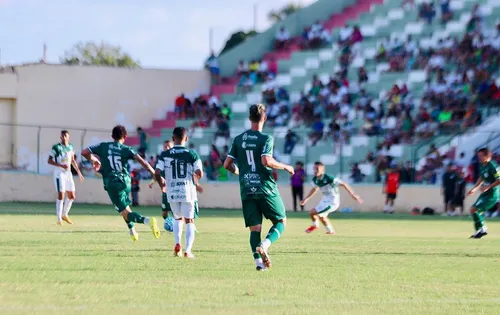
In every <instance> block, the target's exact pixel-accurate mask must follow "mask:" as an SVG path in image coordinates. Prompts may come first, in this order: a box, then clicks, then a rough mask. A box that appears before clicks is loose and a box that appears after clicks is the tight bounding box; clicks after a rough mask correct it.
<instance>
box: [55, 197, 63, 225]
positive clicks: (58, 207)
mask: <svg viewBox="0 0 500 315" xmlns="http://www.w3.org/2000/svg"><path fill="white" fill-rule="evenodd" d="M63 207H64V200H59V199H57V200H56V214H57V221H61V220H62V219H61V217H62V213H63Z"/></svg>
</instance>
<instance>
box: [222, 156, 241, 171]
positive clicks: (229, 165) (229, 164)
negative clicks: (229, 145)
mask: <svg viewBox="0 0 500 315" xmlns="http://www.w3.org/2000/svg"><path fill="white" fill-rule="evenodd" d="M224 168H225V169H226V170H228V171H229V172H231V173H233V174H234V175H240V170H239V169H238V166H236V164H234V159H233V158H232V157H229V156H228V157H227V158H226V160H225V161H224Z"/></svg>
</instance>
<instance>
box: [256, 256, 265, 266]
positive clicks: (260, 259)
mask: <svg viewBox="0 0 500 315" xmlns="http://www.w3.org/2000/svg"><path fill="white" fill-rule="evenodd" d="M254 260H255V266H257V267H262V268H264V263H263V262H262V258H256V259H254Z"/></svg>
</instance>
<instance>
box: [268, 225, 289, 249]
mask: <svg viewBox="0 0 500 315" xmlns="http://www.w3.org/2000/svg"><path fill="white" fill-rule="evenodd" d="M284 230H285V225H284V224H283V222H278V223H276V224H274V225H273V226H272V227H271V228H270V229H269V232H268V233H267V236H266V239H265V240H264V241H263V242H262V246H263V247H264V248H265V249H266V250H267V249H268V248H269V246H271V244H272V243H274V242H276V241H277V240H278V239H279V238H280V236H281V234H283V231H284Z"/></svg>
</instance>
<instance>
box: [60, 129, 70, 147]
mask: <svg viewBox="0 0 500 315" xmlns="http://www.w3.org/2000/svg"><path fill="white" fill-rule="evenodd" d="M61 143H64V144H68V143H69V131H68V130H61Z"/></svg>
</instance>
